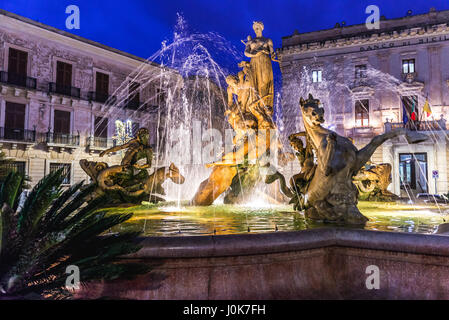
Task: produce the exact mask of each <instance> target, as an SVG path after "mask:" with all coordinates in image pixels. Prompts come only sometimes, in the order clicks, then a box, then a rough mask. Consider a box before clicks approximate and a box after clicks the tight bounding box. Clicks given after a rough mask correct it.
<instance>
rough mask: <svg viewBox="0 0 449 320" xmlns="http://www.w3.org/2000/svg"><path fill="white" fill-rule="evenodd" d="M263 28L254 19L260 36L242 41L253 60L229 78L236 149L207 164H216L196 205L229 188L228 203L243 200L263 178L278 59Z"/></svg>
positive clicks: (198, 196)
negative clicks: (274, 65) (262, 163)
mask: <svg viewBox="0 0 449 320" xmlns="http://www.w3.org/2000/svg"><path fill="white" fill-rule="evenodd" d="M263 28H264V26H263V23H262V22H254V24H253V29H254V32H255V34H256V37H255V38H252V37H250V36H248V38H247V41H246V42H244V41H242V42H243V43H244V44H245V56H247V57H249V58H251V60H250V61H242V62H240V63H239V67H240V68H242V70H241V71H240V72H239V73H238V74H237V75H235V76H234V75H230V76H228V77H227V78H226V82H227V84H228V88H227V93H228V107H229V109H228V110H227V111H226V113H225V114H226V115H227V116H228V121H229V123H230V124H231V127H232V128H233V129H234V131H235V132H236V136H235V137H234V140H233V142H234V151H232V152H229V153H227V154H224V155H223V156H222V158H221V161H218V162H215V163H212V164H208V165H207V166H208V167H212V173H211V174H210V176H209V178H208V179H206V180H205V181H203V182H202V183H201V184H200V187H199V189H198V191H197V193H196V194H195V196H194V198H193V200H192V203H193V204H195V205H211V204H212V203H213V202H214V200H215V199H216V198H218V196H220V194H222V193H223V192H226V191H228V195H227V196H226V197H225V203H227V202H229V203H237V202H243V201H244V196H245V195H250V194H251V190H252V189H253V188H254V186H255V185H256V184H257V183H258V182H259V181H260V179H261V175H260V173H259V165H258V164H257V163H258V160H260V158H261V157H263V156H264V155H265V153H266V152H267V150H269V149H270V143H271V138H270V137H269V135H268V136H264V137H261V136H262V134H259V133H260V131H261V130H266V129H275V124H274V122H273V120H272V115H273V94H274V84H273V69H272V66H271V61H276V60H275V52H274V49H273V42H272V41H271V39H268V38H265V37H263V36H262V30H263ZM250 140H251V141H250ZM259 140H260V141H259ZM262 140H264V141H262ZM257 147H259V148H258V149H257V151H258V152H255V151H256V148H257ZM279 147H280V146H279Z"/></svg>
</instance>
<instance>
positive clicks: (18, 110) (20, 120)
mask: <svg viewBox="0 0 449 320" xmlns="http://www.w3.org/2000/svg"><path fill="white" fill-rule="evenodd" d="M5 107H6V108H5V129H4V130H5V132H4V138H5V139H12V140H18V141H22V140H23V139H24V129H25V105H24V104H20V103H13V102H8V101H7V102H6V106H5Z"/></svg>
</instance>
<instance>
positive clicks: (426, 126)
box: [384, 117, 447, 132]
mask: <svg viewBox="0 0 449 320" xmlns="http://www.w3.org/2000/svg"><path fill="white" fill-rule="evenodd" d="M384 126H385V132H389V131H391V130H394V129H397V128H404V123H402V122H388V121H387V122H385V123H384ZM405 127H406V128H407V129H409V130H414V131H441V130H443V131H445V130H447V129H446V119H444V118H443V117H442V118H441V119H439V120H430V121H413V120H409V121H408V122H407V124H406V125H405Z"/></svg>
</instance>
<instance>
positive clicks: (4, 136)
mask: <svg viewBox="0 0 449 320" xmlns="http://www.w3.org/2000/svg"><path fill="white" fill-rule="evenodd" d="M0 140H9V141H16V142H29V143H33V142H35V141H36V131H35V130H25V129H15V128H3V127H0Z"/></svg>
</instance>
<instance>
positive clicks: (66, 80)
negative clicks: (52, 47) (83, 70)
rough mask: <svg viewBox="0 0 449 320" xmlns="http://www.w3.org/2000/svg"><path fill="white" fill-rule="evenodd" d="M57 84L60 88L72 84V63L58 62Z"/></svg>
mask: <svg viewBox="0 0 449 320" xmlns="http://www.w3.org/2000/svg"><path fill="white" fill-rule="evenodd" d="M56 85H57V87H60V88H67V87H71V86H72V65H71V64H70V63H65V62H62V61H57V62H56Z"/></svg>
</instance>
